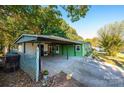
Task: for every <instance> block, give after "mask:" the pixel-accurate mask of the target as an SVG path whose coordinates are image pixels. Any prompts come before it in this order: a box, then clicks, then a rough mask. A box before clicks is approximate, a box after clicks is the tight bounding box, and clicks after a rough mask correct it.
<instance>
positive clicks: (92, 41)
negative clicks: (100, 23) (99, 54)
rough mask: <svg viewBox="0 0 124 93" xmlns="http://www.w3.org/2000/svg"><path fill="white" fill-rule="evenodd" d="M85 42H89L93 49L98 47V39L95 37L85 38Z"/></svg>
mask: <svg viewBox="0 0 124 93" xmlns="http://www.w3.org/2000/svg"><path fill="white" fill-rule="evenodd" d="M85 41H86V42H90V43H91V45H92V46H93V47H98V38H97V37H94V38H91V39H90V38H87V39H85Z"/></svg>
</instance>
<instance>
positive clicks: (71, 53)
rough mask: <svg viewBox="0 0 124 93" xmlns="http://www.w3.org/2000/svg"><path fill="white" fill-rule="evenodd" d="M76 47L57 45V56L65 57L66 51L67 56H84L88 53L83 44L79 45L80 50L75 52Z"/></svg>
mask: <svg viewBox="0 0 124 93" xmlns="http://www.w3.org/2000/svg"><path fill="white" fill-rule="evenodd" d="M75 46H76V45H59V55H63V56H67V50H68V56H86V55H87V53H88V50H89V49H88V47H87V45H86V44H85V43H83V44H82V45H80V47H81V50H80V51H77V50H76V49H75Z"/></svg>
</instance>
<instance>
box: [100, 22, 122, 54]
mask: <svg viewBox="0 0 124 93" xmlns="http://www.w3.org/2000/svg"><path fill="white" fill-rule="evenodd" d="M98 39H99V46H100V47H101V48H103V49H104V51H105V52H107V55H109V56H116V55H117V53H119V52H121V51H122V48H123V47H124V21H122V22H115V23H113V24H109V25H106V26H104V27H103V28H101V29H100V30H99V31H98Z"/></svg>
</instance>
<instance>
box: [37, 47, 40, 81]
mask: <svg viewBox="0 0 124 93" xmlns="http://www.w3.org/2000/svg"><path fill="white" fill-rule="evenodd" d="M39 51H40V49H39V45H37V48H36V82H37V81H38V80H39V76H40V74H39V73H40V69H39V68H40V64H39V62H40V52H39Z"/></svg>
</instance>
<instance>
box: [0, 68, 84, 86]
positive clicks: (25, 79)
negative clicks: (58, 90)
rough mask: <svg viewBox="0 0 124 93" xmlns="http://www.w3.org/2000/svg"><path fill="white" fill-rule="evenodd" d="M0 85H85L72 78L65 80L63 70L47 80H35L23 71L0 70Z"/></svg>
mask: <svg viewBox="0 0 124 93" xmlns="http://www.w3.org/2000/svg"><path fill="white" fill-rule="evenodd" d="M0 87H85V85H83V84H81V83H79V82H78V81H76V80H75V79H73V78H72V79H71V80H67V79H66V74H65V73H64V72H60V73H59V74H57V75H55V76H53V77H51V78H49V80H48V81H47V82H46V81H44V80H39V82H35V81H33V80H31V78H30V77H29V76H28V75H27V74H26V73H25V72H23V71H22V70H18V71H16V72H11V73H5V72H2V71H0Z"/></svg>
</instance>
